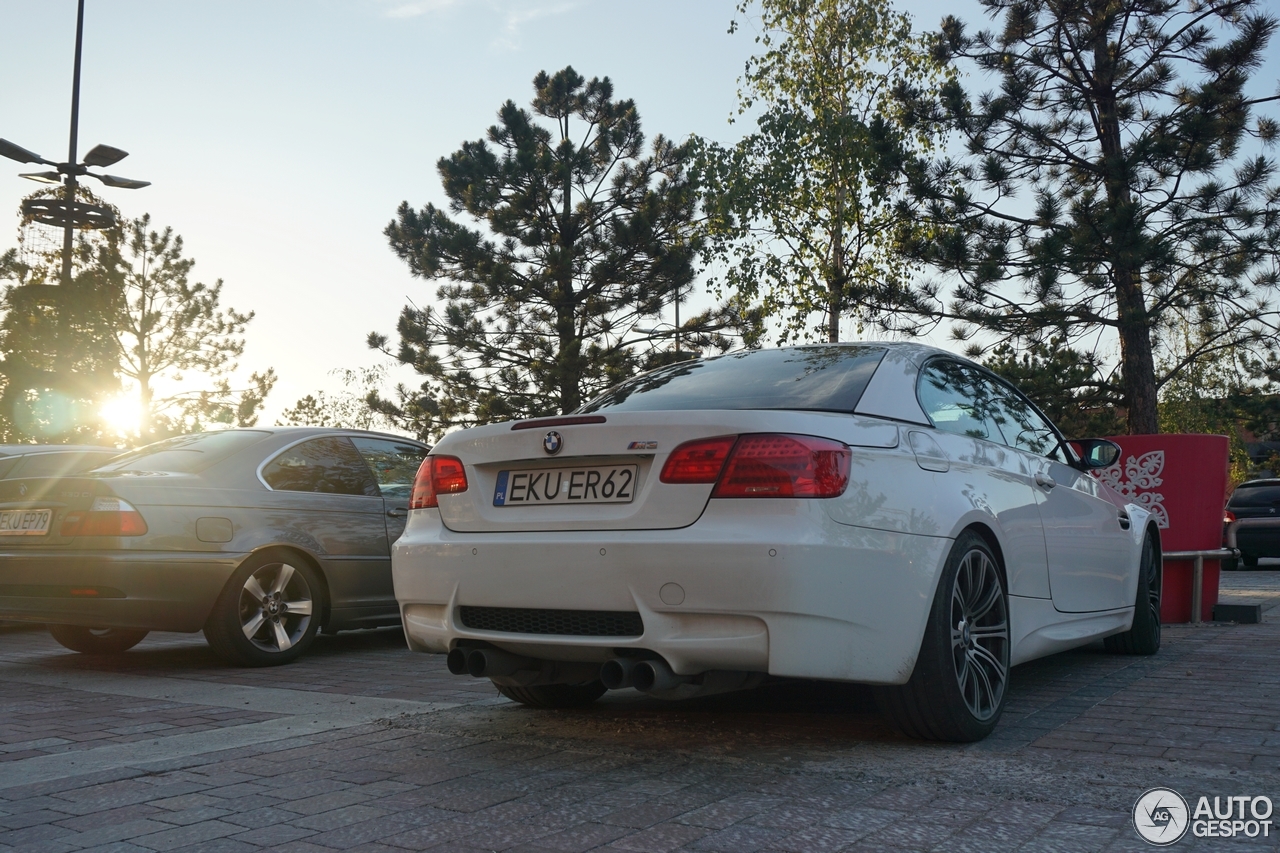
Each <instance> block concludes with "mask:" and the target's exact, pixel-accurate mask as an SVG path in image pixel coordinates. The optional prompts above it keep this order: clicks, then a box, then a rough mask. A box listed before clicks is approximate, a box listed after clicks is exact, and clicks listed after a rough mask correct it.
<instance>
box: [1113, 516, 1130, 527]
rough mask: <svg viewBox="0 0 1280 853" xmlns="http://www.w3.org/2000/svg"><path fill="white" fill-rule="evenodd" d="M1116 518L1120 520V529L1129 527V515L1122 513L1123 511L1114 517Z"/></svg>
mask: <svg viewBox="0 0 1280 853" xmlns="http://www.w3.org/2000/svg"><path fill="white" fill-rule="evenodd" d="M1116 520H1117V521H1119V522H1120V529H1121V530H1128V529H1129V524H1130V522H1129V516H1128V515H1127V514H1125V513H1123V512H1122V513H1120V514H1119V515H1118V516H1117V517H1116Z"/></svg>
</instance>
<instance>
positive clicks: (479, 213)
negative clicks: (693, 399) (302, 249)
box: [369, 68, 741, 436]
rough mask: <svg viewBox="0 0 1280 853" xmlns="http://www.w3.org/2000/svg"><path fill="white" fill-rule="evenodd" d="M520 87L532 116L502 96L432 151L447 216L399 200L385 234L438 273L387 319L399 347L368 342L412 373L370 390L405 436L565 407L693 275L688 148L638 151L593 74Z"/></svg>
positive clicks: (715, 342) (636, 362)
mask: <svg viewBox="0 0 1280 853" xmlns="http://www.w3.org/2000/svg"><path fill="white" fill-rule="evenodd" d="M533 84H534V98H533V104H532V107H533V111H532V113H530V112H528V111H526V110H524V109H521V108H519V107H517V106H516V104H515V103H514V102H512V101H507V102H506V103H505V104H504V105H503V106H502V108H501V109H500V110H499V111H498V123H497V124H495V125H493V126H492V127H490V128H489V131H488V133H487V135H486V138H485V139H480V140H476V141H474V142H466V143H464V144H463V146H462V147H461V148H460V149H459V150H457V151H455V152H454V153H453V154H452V155H450V156H448V157H443V158H441V159H440V161H439V163H438V169H439V172H440V178H441V181H442V183H443V186H444V192H445V195H446V196H447V197H448V199H449V210H448V211H445V210H441V209H440V208H437V207H435V206H434V205H432V204H428V205H427V206H426V207H424V208H423V209H422V210H420V211H416V210H414V209H413V208H411V207H410V206H409V204H408V202H405V203H403V204H401V205H400V208H399V210H398V212H397V217H396V219H395V221H393V222H392V223H391V224H390V225H388V226H387V228H386V231H385V233H386V235H387V238H388V240H389V241H390V243H391V248H392V250H393V251H394V252H395V253H396V255H397V256H399V257H400V258H401V259H402V260H404V261H405V262H406V263H407V264H408V265H409V269H410V270H411V271H412V272H413V274H414V275H415V276H418V277H420V278H424V279H427V280H429V281H439V282H442V284H441V285H440V287H439V288H438V290H437V299H438V300H439V301H440V302H443V303H444V308H443V309H439V308H437V307H435V306H430V307H427V308H419V307H417V306H414V305H410V306H407V307H406V308H405V309H404V311H403V312H402V313H401V315H400V320H399V323H398V324H397V332H398V333H399V339H400V340H399V346H398V347H397V348H395V349H394V350H391V349H390V345H389V341H388V338H387V336H385V335H381V334H377V333H375V334H371V335H370V336H369V344H370V346H371V347H373V348H375V349H379V350H382V351H384V352H387V353H388V354H391V355H393V356H395V357H396V358H398V359H399V360H400V361H401V362H402V363H404V364H408V365H411V366H412V367H413V368H414V370H416V371H417V372H418V373H420V374H421V375H422V376H424V377H425V381H424V382H423V383H422V386H421V387H420V388H418V389H407V388H402V389H400V391H399V392H398V393H397V398H396V399H392V400H388V399H384V398H382V397H375V398H373V400H372V403H373V405H374V406H375V407H376V408H377V410H378V411H380V412H382V413H384V414H386V415H387V416H389V417H391V418H392V419H393V420H395V421H396V422H397V423H398V424H400V425H401V426H402V427H404V428H405V429H408V430H410V431H411V432H414V433H417V434H419V435H424V436H429V435H438V434H440V433H442V432H444V431H445V430H447V429H449V428H451V427H455V426H465V425H470V424H481V423H490V422H493V421H500V420H506V419H509V418H519V417H531V416H537V415H548V414H553V413H556V412H568V411H572V410H574V409H576V408H577V407H578V406H579V405H581V404H582V403H583V402H585V401H586V400H587V399H589V398H590V397H591V396H593V395H594V394H595V393H597V392H598V391H600V390H603V389H604V388H606V387H608V386H610V385H613V384H615V383H617V382H619V381H621V380H623V379H625V378H627V377H629V376H631V375H632V374H633V373H634V372H635V371H636V370H638V369H640V368H642V367H643V366H644V364H645V359H644V357H643V354H642V349H637V347H636V346H635V344H636V343H637V342H638V343H640V344H644V343H645V341H646V339H645V338H638V337H636V336H635V335H634V334H631V333H630V330H631V329H632V328H633V327H634V326H635V325H636V324H637V322H638V321H641V320H643V319H644V318H656V317H658V315H659V314H660V312H661V311H662V310H663V308H664V306H666V305H668V304H670V303H671V302H672V300H673V299H680V298H683V294H684V293H685V292H686V291H687V290H688V288H689V286H690V284H691V283H692V281H693V276H694V269H693V260H694V258H695V256H696V255H697V252H698V249H699V241H698V238H697V236H696V235H695V232H694V228H693V219H694V214H695V211H696V208H697V195H696V192H695V187H694V185H693V184H692V182H691V181H690V178H689V175H688V170H687V167H688V165H689V162H690V160H691V157H692V148H691V146H690V145H688V144H683V145H677V144H675V143H673V142H671V141H670V140H668V139H666V138H665V137H662V136H658V137H656V138H655V139H654V140H653V143H652V144H651V145H648V146H646V141H645V136H644V134H643V133H642V132H641V129H640V116H639V113H638V112H637V110H636V106H635V104H634V103H633V102H632V101H630V100H615V99H614V96H613V84H612V83H611V82H610V81H609V79H608V78H607V77H606V78H603V79H601V78H592V79H591V80H586V79H585V78H583V77H582V76H581V75H579V74H578V73H577V72H576V71H574V70H573V69H572V68H565V69H564V70H562V71H558V72H556V73H555V74H554V75H548V74H547V73H546V72H540V73H539V74H538V75H537V77H535V78H534V81H533ZM451 214H452V215H451ZM455 217H459V218H455ZM462 218H465V219H466V220H469V221H470V223H471V224H464V222H463V221H460V219H462ZM740 319H741V318H740V317H739V315H738V313H736V312H734V311H732V310H730V309H727V308H726V309H723V310H720V311H718V312H713V313H712V314H706V315H700V316H698V317H695V318H693V319H691V320H689V321H687V322H685V323H682V327H683V328H684V334H685V342H686V346H693V347H699V348H701V347H704V346H710V347H715V348H720V349H724V348H727V347H728V346H729V342H728V340H727V339H726V338H724V337H723V336H722V335H721V334H720V332H721V330H723V329H725V328H728V327H729V326H731V325H733V323H735V322H738V321H740ZM670 339H671V336H670V334H667V335H665V336H664V337H663V340H665V341H670Z"/></svg>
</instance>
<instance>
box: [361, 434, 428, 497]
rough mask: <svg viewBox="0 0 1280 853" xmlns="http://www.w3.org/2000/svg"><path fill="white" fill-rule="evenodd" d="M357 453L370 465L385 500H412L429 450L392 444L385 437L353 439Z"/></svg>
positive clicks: (404, 442)
mask: <svg viewBox="0 0 1280 853" xmlns="http://www.w3.org/2000/svg"><path fill="white" fill-rule="evenodd" d="M351 442H352V443H353V444H355V446H356V450H359V451H360V455H361V456H363V457H364V461H365V462H367V463H369V468H370V469H371V470H372V471H373V476H374V479H376V480H377V481H378V488H379V489H381V490H382V496H383V497H385V498H393V499H394V498H403V499H404V500H408V499H409V495H410V494H411V493H412V492H413V480H414V477H416V476H417V474H418V468H419V466H421V465H422V460H423V459H426V458H427V449H426V448H425V447H423V446H422V445H420V444H414V443H412V442H408V441H392V440H389V439H383V438H359V437H357V436H352V437H351Z"/></svg>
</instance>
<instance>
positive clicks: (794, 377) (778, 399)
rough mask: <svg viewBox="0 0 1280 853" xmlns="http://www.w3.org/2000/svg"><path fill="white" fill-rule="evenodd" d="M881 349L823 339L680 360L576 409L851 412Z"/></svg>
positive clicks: (872, 371)
mask: <svg viewBox="0 0 1280 853" xmlns="http://www.w3.org/2000/svg"><path fill="white" fill-rule="evenodd" d="M884 353H885V349H884V347H875V346H859V345H853V346H833V345H822V346H806V347H788V348H787V349H772V350H753V351H749V352H735V353H730V354H728V355H721V356H716V357H715V358H705V359H699V360H697V361H682V362H680V363H678V364H672V365H668V366H666V367H662V368H659V369H657V370H654V371H651V372H649V373H646V374H644V375H642V376H637V377H635V378H634V379H629V380H627V381H626V382H623V383H622V384H621V385H618V386H616V387H614V388H612V389H610V390H608V391H606V392H605V393H603V394H601V395H600V396H599V397H597V398H596V399H594V400H592V401H591V402H590V403H587V404H586V405H585V406H583V407H582V408H581V409H579V410H578V411H580V412H599V411H602V410H605V409H613V410H617V411H624V412H648V411H658V410H667V411H670V410H676V411H678V410H682V409H797V410H806V411H821V412H852V411H853V409H854V407H855V406H857V405H858V400H859V399H860V398H861V397H862V392H863V391H865V390H866V388H867V383H868V382H870V381H871V375H872V374H873V373H875V372H876V367H877V366H878V365H879V364H880V359H881V358H883V357H884Z"/></svg>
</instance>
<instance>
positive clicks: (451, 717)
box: [0, 571, 1280, 853]
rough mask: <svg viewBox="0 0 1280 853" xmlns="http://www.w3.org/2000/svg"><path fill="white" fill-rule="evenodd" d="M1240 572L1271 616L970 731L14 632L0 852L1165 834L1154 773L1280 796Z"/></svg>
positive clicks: (791, 699) (1007, 842) (6, 652)
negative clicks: (231, 660) (594, 698)
mask: <svg viewBox="0 0 1280 853" xmlns="http://www.w3.org/2000/svg"><path fill="white" fill-rule="evenodd" d="M1224 586H1225V587H1228V588H1229V590H1228V592H1229V595H1230V596H1232V597H1234V600H1237V601H1246V600H1248V601H1258V602H1262V603H1264V605H1265V606H1267V607H1270V608H1273V609H1271V610H1269V611H1268V612H1267V615H1266V618H1265V620H1264V623H1263V624H1261V625H1222V624H1212V625H1206V626H1200V627H1191V626H1178V627H1169V628H1167V629H1166V635H1165V647H1164V649H1163V650H1162V651H1161V653H1160V654H1159V655H1158V656H1156V657H1155V658H1150V659H1147V658H1120V657H1112V656H1109V655H1106V654H1105V653H1103V652H1102V651H1101V649H1100V648H1090V649H1085V650H1080V651H1077V652H1072V653H1068V654H1064V655H1058V656H1056V657H1053V658H1049V659H1046V660H1043V661H1037V662H1034V663H1032V664H1028V665H1025V666H1022V667H1019V668H1018V669H1017V670H1015V682H1014V686H1013V689H1012V692H1011V696H1010V701H1009V706H1008V710H1007V711H1006V713H1005V716H1004V719H1003V721H1002V723H1001V725H1000V727H999V728H998V729H997V731H996V733H995V734H994V735H993V736H992V737H991V738H989V739H988V740H987V741H984V742H983V743H980V744H973V745H970V746H964V747H957V746H940V745H934V744H919V743H913V742H910V741H906V740H903V739H901V738H898V737H896V736H895V735H893V734H892V733H891V732H890V731H889V730H888V729H887V728H886V727H885V726H884V725H883V724H882V723H881V721H880V720H879V718H878V717H877V716H876V715H875V713H874V710H873V708H872V706H871V703H870V701H869V698H868V696H867V694H866V693H865V692H864V691H862V690H860V689H858V688H854V687H841V686H827V685H816V684H780V685H773V686H770V687H767V688H763V689H760V690H757V691H753V692H751V693H744V694H733V695H728V696H720V697H712V698H709V699H705V700H700V701H697V702H692V703H684V704H680V705H671V704H665V703H660V702H656V701H653V700H647V699H645V698H643V697H641V696H639V695H638V694H635V693H629V694H610V695H609V696H607V697H606V699H605V700H603V701H602V702H601V703H599V704H598V705H597V706H596V707H594V708H592V709H590V710H587V711H582V712H574V713H544V712H536V711H531V710H528V709H525V708H522V707H520V706H517V705H513V704H512V703H509V702H507V701H505V700H503V699H501V698H499V697H497V696H496V695H495V693H494V691H493V689H492V688H491V687H490V686H489V685H488V683H487V682H480V681H475V680H471V679H458V678H454V677H452V676H449V675H448V674H447V673H446V671H445V669H444V666H443V661H442V660H441V659H440V658H438V657H435V656H426V655H413V654H410V653H408V652H406V651H405V650H404V648H403V640H402V639H401V638H400V637H399V635H398V633H397V632H393V631H380V632H369V633H363V634H351V635H339V636H337V637H322V638H321V639H320V642H319V647H318V649H317V650H316V652H315V653H314V654H312V655H311V656H309V657H307V658H305V659H303V660H302V661H300V662H298V663H296V664H294V665H292V666H289V667H284V668H279V669H272V670H236V669H229V668H226V667H223V666H222V665H221V664H219V663H218V662H217V661H216V660H215V659H214V658H213V657H212V655H211V654H210V653H209V652H208V650H207V649H206V648H205V647H204V645H203V643H202V642H201V640H200V638H199V637H198V636H196V637H188V636H183V635H153V636H152V637H149V638H148V639H147V640H146V641H145V642H144V643H143V644H142V645H140V646H139V647H137V648H136V649H135V650H133V651H131V652H129V653H127V654H125V655H123V656H119V657H116V658H113V659H102V658H90V657H86V656H81V655H75V654H72V653H68V652H65V651H63V650H62V649H61V648H60V647H58V646H57V645H56V644H55V643H54V642H53V641H52V639H50V638H49V637H48V636H47V635H45V634H43V633H41V632H34V631H4V632H0V851H5V850H33V851H41V853H58V852H59V851H75V850H93V851H119V853H125V851H170V850H183V851H253V850H261V849H271V850H280V851H288V852H290V853H328V851H333V850H359V851H369V853H372V851H384V853H392V852H393V851H394V853H403V851H405V850H427V849H430V850H456V851H472V852H473V853H474V851H488V850H528V851H582V850H593V849H608V850H630V851H667V850H696V851H732V853H750V851H826V850H831V851H835V850H851V851H872V850H921V851H923V850H946V851H970V850H972V851H1003V850H1028V851H1031V850H1034V851H1092V850H1098V851H1102V850H1105V851H1113V850H1142V849H1149V848H1148V847H1147V845H1145V843H1144V842H1142V841H1140V840H1139V839H1138V838H1137V837H1136V835H1135V834H1134V832H1133V829H1132V828H1131V826H1130V823H1129V809H1130V808H1131V806H1132V804H1133V802H1134V801H1135V799H1136V798H1137V796H1138V795H1139V794H1141V793H1142V791H1144V790H1145V789H1147V788H1150V787H1153V786H1156V785H1167V786H1169V787H1172V788H1174V789H1176V790H1178V791H1180V792H1181V793H1182V794H1183V795H1185V796H1187V797H1188V798H1189V799H1192V802H1193V805H1194V798H1195V797H1198V796H1199V795H1202V794H1204V795H1208V796H1210V797H1213V796H1214V795H1219V796H1228V795H1256V794H1265V795H1268V796H1270V797H1271V798H1272V799H1273V800H1275V801H1277V802H1278V803H1280V666H1278V665H1277V663H1278V652H1280V609H1276V605H1277V604H1280V572H1277V571H1263V572H1242V573H1236V574H1231V575H1227V576H1225V578H1224ZM1275 819H1276V820H1277V821H1280V816H1277V817H1276V818H1275ZM1173 849H1175V850H1176V849H1193V850H1201V849H1203V850H1210V849H1227V850H1248V849H1264V850H1277V849H1280V841H1278V840H1277V836H1276V835H1274V834H1273V836H1272V837H1271V838H1268V839H1265V840H1262V839H1237V840H1235V841H1222V840H1212V841H1211V840H1207V839H1206V840H1200V841H1196V840H1194V839H1192V838H1190V837H1188V838H1186V839H1184V840H1183V841H1182V842H1180V843H1179V844H1178V845H1176V847H1175V848H1173Z"/></svg>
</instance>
